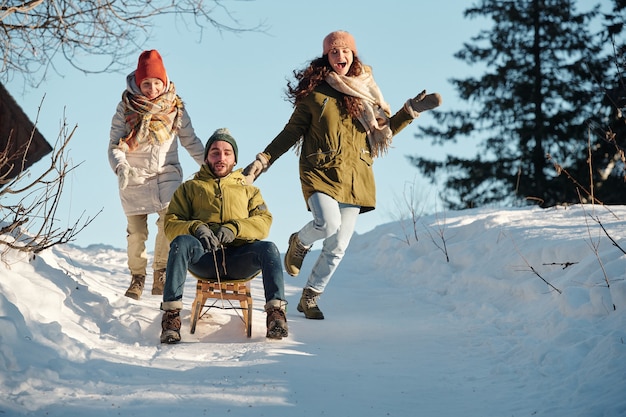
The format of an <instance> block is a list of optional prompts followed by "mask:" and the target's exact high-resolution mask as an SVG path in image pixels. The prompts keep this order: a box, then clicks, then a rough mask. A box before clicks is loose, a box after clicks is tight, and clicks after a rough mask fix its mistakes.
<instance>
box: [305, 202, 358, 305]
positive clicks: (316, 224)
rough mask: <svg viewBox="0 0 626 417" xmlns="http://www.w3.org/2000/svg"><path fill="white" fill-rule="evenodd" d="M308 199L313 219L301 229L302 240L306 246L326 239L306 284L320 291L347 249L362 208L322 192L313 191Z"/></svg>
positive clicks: (326, 283) (322, 290)
mask: <svg viewBox="0 0 626 417" xmlns="http://www.w3.org/2000/svg"><path fill="white" fill-rule="evenodd" d="M308 203H309V208H310V209H311V213H312V214H313V220H312V221H310V222H309V223H307V224H306V225H305V226H304V227H303V228H302V229H301V230H300V231H299V232H298V237H299V238H300V242H301V243H302V244H303V245H304V246H310V245H312V244H313V242H315V241H317V240H320V239H324V242H323V244H322V252H321V253H320V256H319V258H317V261H316V262H315V265H314V266H313V270H312V271H311V275H309V279H308V280H307V283H306V287H305V288H307V287H308V288H311V289H313V290H315V291H316V292H319V293H321V292H324V289H325V288H326V285H328V282H329V281H330V278H331V277H332V276H333V274H334V273H335V270H336V269H337V267H338V266H339V263H340V262H341V259H342V258H343V255H344V254H345V253H346V249H347V248H348V244H350V239H351V238H352V234H353V233H354V227H355V226H356V219H357V217H358V216H359V213H360V212H361V208H360V207H359V206H353V205H350V204H344V203H339V202H337V201H336V200H335V199H333V198H332V197H329V196H328V195H326V194H322V193H315V194H313V195H312V196H311V197H309V200H308Z"/></svg>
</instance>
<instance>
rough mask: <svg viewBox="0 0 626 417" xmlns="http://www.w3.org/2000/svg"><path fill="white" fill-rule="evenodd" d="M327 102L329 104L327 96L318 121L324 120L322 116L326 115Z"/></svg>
mask: <svg viewBox="0 0 626 417" xmlns="http://www.w3.org/2000/svg"><path fill="white" fill-rule="evenodd" d="M326 104H328V97H326V98H325V99H324V101H322V111H321V112H320V117H319V118H318V119H317V122H318V123H319V122H321V121H322V116H323V115H324V109H326Z"/></svg>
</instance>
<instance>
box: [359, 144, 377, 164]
mask: <svg viewBox="0 0 626 417" xmlns="http://www.w3.org/2000/svg"><path fill="white" fill-rule="evenodd" d="M359 157H360V159H361V161H363V162H365V163H366V164H367V166H372V165H373V164H374V158H372V154H371V153H370V151H368V150H367V149H365V148H363V149H361V152H360V153H359Z"/></svg>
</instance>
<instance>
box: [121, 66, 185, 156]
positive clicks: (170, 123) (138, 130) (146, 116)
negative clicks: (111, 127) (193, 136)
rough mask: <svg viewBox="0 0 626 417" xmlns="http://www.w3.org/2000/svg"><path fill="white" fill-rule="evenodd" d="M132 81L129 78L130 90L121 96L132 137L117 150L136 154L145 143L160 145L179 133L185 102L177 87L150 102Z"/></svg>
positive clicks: (171, 86)
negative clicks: (135, 151)
mask: <svg viewBox="0 0 626 417" xmlns="http://www.w3.org/2000/svg"><path fill="white" fill-rule="evenodd" d="M132 75H133V77H132V79H131V77H130V76H129V78H127V84H128V88H127V89H126V91H124V94H122V101H123V102H124V104H125V109H124V118H125V121H126V127H127V129H128V131H129V134H128V135H127V136H126V137H124V138H121V139H120V143H119V145H118V147H119V148H120V149H122V150H123V151H124V152H128V151H133V150H135V149H137V147H139V145H141V144H143V143H151V144H155V145H159V144H161V143H163V142H165V141H167V140H169V139H170V138H171V137H172V135H174V134H176V133H178V130H179V129H180V127H181V124H182V115H183V102H182V100H181V99H180V97H178V96H177V95H176V88H175V87H174V83H173V82H170V85H169V88H168V90H167V91H166V92H165V93H163V94H161V95H160V96H159V97H157V98H155V99H153V100H149V99H148V98H147V97H145V96H144V95H143V94H141V92H140V90H138V87H137V86H136V84H135V82H134V74H132Z"/></svg>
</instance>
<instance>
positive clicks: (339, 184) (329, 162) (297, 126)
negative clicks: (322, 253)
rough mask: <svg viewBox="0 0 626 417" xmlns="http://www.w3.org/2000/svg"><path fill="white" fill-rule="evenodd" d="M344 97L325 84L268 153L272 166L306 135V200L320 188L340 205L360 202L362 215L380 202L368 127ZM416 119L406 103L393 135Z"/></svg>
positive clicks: (394, 119) (293, 117)
mask: <svg viewBox="0 0 626 417" xmlns="http://www.w3.org/2000/svg"><path fill="white" fill-rule="evenodd" d="M342 97H343V94H342V93H340V92H338V91H336V90H335V89H333V88H332V87H330V86H329V85H328V84H327V83H325V82H324V83H322V84H320V85H319V86H318V87H317V88H316V89H315V90H314V91H313V92H312V93H311V94H309V95H308V96H307V97H305V98H304V99H303V100H302V101H300V102H299V103H298V104H297V105H296V108H295V109H294V112H293V113H292V115H291V118H290V119H289V122H288V123H287V124H286V125H285V127H284V129H283V130H282V132H280V133H279V134H278V136H276V138H274V140H273V141H272V142H271V143H270V144H269V145H268V146H267V147H266V148H265V150H264V151H263V154H264V155H265V156H266V157H267V159H268V161H269V164H270V165H271V164H273V163H274V162H275V161H276V160H277V159H278V158H279V157H280V156H281V155H282V154H283V153H285V152H286V151H287V150H289V148H291V147H292V146H294V145H296V144H298V142H299V140H300V138H302V148H301V149H300V182H301V185H302V193H303V195H304V199H305V201H308V199H309V197H310V196H311V195H312V194H313V193H315V192H320V193H324V194H327V195H329V196H330V197H332V198H333V199H335V200H337V201H338V202H340V203H345V204H353V205H356V206H360V207H361V212H362V213H363V212H366V211H370V210H373V209H374V208H375V206H376V183H375V181H374V172H373V169H372V164H373V162H374V161H373V158H372V156H371V153H370V145H369V143H368V140H367V134H366V132H365V129H364V128H363V126H362V125H361V123H360V122H359V121H358V120H357V119H354V118H352V117H351V116H348V115H347V113H346V111H345V106H344V105H343V100H342ZM413 119H414V117H413V115H411V114H410V113H409V112H408V111H407V110H406V109H405V108H404V107H403V108H402V109H400V110H399V111H398V112H397V113H396V114H395V115H394V116H392V117H391V118H390V120H389V124H390V126H389V127H390V128H391V132H392V133H393V135H395V134H397V133H398V132H400V131H401V130H402V129H404V128H405V127H406V126H408V125H409V124H410V123H411V122H412V121H413Z"/></svg>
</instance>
